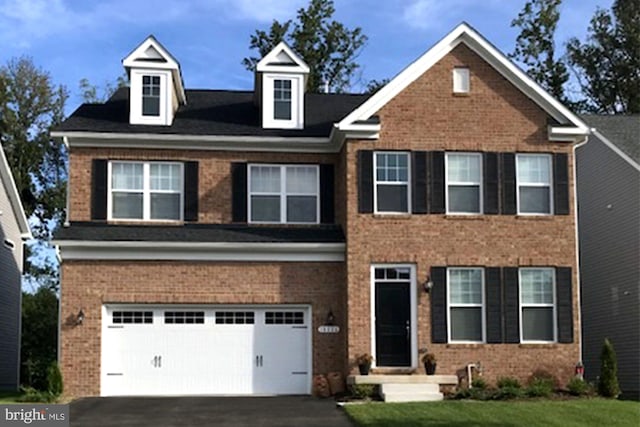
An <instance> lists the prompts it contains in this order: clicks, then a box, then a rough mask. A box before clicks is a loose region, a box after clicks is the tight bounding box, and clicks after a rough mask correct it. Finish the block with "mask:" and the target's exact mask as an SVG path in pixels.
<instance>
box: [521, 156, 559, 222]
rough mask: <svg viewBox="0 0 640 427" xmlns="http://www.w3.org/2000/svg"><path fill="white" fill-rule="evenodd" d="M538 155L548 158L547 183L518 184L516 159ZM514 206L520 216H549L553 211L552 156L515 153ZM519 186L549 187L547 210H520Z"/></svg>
mask: <svg viewBox="0 0 640 427" xmlns="http://www.w3.org/2000/svg"><path fill="white" fill-rule="evenodd" d="M534 156H535V157H540V156H545V157H547V158H548V159H549V184H548V185H547V184H542V183H527V184H520V180H519V179H518V163H519V162H518V159H519V158H522V157H534ZM515 166H516V168H515V169H516V206H517V207H518V211H517V212H518V215H522V216H551V215H553V212H554V206H553V157H552V155H551V154H547V153H516V165H515ZM520 186H522V187H541V188H543V187H549V212H548V213H545V212H520Z"/></svg>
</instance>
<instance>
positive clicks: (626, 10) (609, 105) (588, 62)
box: [567, 0, 640, 114]
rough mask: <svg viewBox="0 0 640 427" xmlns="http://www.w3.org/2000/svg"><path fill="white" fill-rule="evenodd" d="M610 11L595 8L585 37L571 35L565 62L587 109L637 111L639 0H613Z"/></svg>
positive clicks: (639, 101) (639, 86)
mask: <svg viewBox="0 0 640 427" xmlns="http://www.w3.org/2000/svg"><path fill="white" fill-rule="evenodd" d="M612 12H613V13H610V12H608V11H605V10H602V9H598V10H597V11H596V13H595V14H594V16H593V18H592V19H591V23H590V25H589V28H588V35H587V40H586V41H585V42H581V41H580V40H578V39H577V38H572V39H571V40H569V42H568V44H567V57H568V62H569V64H570V65H571V66H572V68H573V69H574V71H575V72H576V75H577V78H578V82H579V85H580V87H581V89H582V93H583V94H584V96H585V97H586V103H587V110H589V111H592V112H596V113H602V114H637V113H640V2H639V1H638V0H616V1H615V3H614V4H613V7H612Z"/></svg>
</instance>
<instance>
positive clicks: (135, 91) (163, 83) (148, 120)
mask: <svg viewBox="0 0 640 427" xmlns="http://www.w3.org/2000/svg"><path fill="white" fill-rule="evenodd" d="M144 76H151V77H160V114H159V115H157V116H145V115H143V114H142V78H143V77H144ZM171 79H172V77H171V72H170V71H162V70H149V69H140V70H131V87H130V89H129V92H130V94H129V102H130V109H131V111H130V113H129V121H130V123H131V124H137V125H163V126H168V125H171V121H172V120H173V106H172V101H173V99H172V96H170V94H172V91H173V89H172V80H171Z"/></svg>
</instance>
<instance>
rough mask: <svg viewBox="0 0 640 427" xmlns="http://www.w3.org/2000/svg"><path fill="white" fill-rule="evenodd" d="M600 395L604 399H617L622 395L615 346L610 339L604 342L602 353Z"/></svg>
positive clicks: (599, 382)
mask: <svg viewBox="0 0 640 427" xmlns="http://www.w3.org/2000/svg"><path fill="white" fill-rule="evenodd" d="M598 393H599V394H600V395H601V396H603V397H612V398H614V399H615V398H616V397H618V395H619V394H620V387H619V385H618V361H617V358H616V352H615V350H614V349H613V344H611V341H609V339H608V338H607V339H605V340H604V344H603V346H602V352H601V353H600V378H599V381H598Z"/></svg>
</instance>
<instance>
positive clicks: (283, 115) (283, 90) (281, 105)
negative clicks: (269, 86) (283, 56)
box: [273, 79, 291, 120]
mask: <svg viewBox="0 0 640 427" xmlns="http://www.w3.org/2000/svg"><path fill="white" fill-rule="evenodd" d="M273 118H274V119H275V120H291V80H280V79H276V80H274V81H273Z"/></svg>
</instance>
